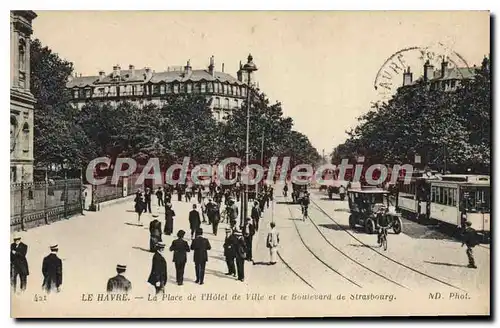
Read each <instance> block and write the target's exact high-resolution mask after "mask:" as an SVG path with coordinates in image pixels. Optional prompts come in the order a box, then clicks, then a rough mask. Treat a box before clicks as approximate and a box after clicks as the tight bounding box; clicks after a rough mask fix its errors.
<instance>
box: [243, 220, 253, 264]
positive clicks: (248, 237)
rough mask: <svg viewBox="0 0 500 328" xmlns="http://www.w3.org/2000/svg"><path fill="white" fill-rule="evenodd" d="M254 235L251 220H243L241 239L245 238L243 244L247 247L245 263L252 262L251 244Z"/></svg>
mask: <svg viewBox="0 0 500 328" xmlns="http://www.w3.org/2000/svg"><path fill="white" fill-rule="evenodd" d="M254 235H255V227H254V226H253V224H252V220H251V219H250V218H247V219H246V220H245V225H244V226H243V238H245V244H246V245H247V257H246V260H247V261H252V242H253V236H254Z"/></svg>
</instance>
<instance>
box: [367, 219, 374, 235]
mask: <svg viewBox="0 0 500 328" xmlns="http://www.w3.org/2000/svg"><path fill="white" fill-rule="evenodd" d="M365 232H366V233H367V234H370V235H371V234H373V233H374V232H375V222H373V220H372V219H367V220H366V221H365Z"/></svg>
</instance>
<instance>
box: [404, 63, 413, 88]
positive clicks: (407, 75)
mask: <svg viewBox="0 0 500 328" xmlns="http://www.w3.org/2000/svg"><path fill="white" fill-rule="evenodd" d="M412 82H413V73H412V72H410V67H409V66H408V69H407V70H406V71H404V73H403V86H405V85H410V84H411V83H412Z"/></svg>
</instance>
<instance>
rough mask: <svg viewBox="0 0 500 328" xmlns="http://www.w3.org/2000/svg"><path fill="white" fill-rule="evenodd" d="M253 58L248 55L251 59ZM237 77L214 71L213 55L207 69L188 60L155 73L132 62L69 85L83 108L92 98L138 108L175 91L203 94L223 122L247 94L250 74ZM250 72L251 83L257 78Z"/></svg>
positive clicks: (159, 102) (161, 100)
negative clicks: (126, 66) (195, 67)
mask: <svg viewBox="0 0 500 328" xmlns="http://www.w3.org/2000/svg"><path fill="white" fill-rule="evenodd" d="M252 60H253V58H252V56H251V55H249V56H248V62H251V61H252ZM236 74H237V77H236V78H235V77H233V76H232V75H230V74H228V73H225V72H224V64H222V69H221V71H216V70H215V60H214V56H212V57H211V58H210V64H209V66H208V68H207V69H193V68H192V67H191V63H190V61H189V60H188V61H187V64H186V65H185V66H181V67H169V68H168V69H167V71H163V72H155V71H153V70H151V68H148V67H146V68H141V69H136V68H135V67H134V66H133V65H129V67H128V69H127V70H122V69H121V67H120V66H119V65H116V66H114V67H113V71H112V72H111V73H109V74H106V73H105V72H104V71H100V72H99V75H95V76H81V75H80V76H75V77H71V78H70V80H69V81H68V83H67V85H66V87H67V88H68V90H69V91H70V92H71V95H72V96H71V98H72V103H73V105H75V106H77V107H78V108H79V109H81V108H82V107H83V106H84V105H85V104H86V103H87V102H89V101H102V102H108V103H111V104H114V105H116V104H118V103H119V102H122V101H130V102H133V103H134V104H136V105H137V106H138V107H139V108H142V107H143V106H146V105H149V104H155V105H158V106H162V105H164V104H165V103H166V100H167V96H169V95H173V94H174V95H175V94H201V95H205V96H206V97H208V98H210V99H211V105H210V106H211V108H212V111H213V114H214V116H215V118H216V119H217V120H219V121H223V120H224V119H225V118H226V116H227V114H229V113H230V112H231V111H232V110H233V109H235V108H238V107H240V106H241V105H242V104H243V101H244V100H245V99H246V97H247V86H246V84H247V82H248V73H246V72H244V71H243V70H242V64H241V62H240V69H239V70H238V72H237V73H236ZM253 74H254V73H251V75H250V78H251V82H252V85H253V84H254V81H255V78H254V76H253Z"/></svg>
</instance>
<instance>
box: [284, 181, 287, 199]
mask: <svg viewBox="0 0 500 328" xmlns="http://www.w3.org/2000/svg"><path fill="white" fill-rule="evenodd" d="M287 196H288V184H287V183H286V182H285V185H284V186H283V197H287Z"/></svg>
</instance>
